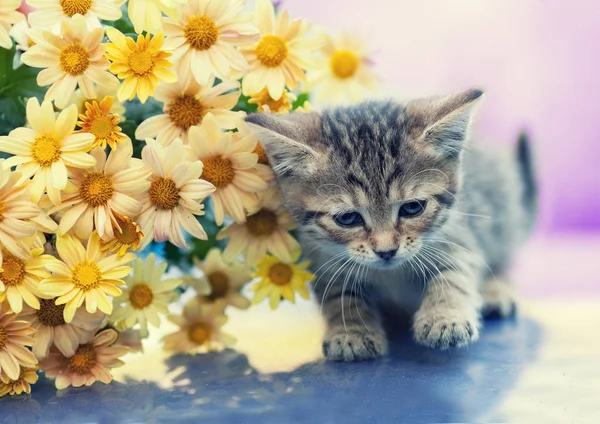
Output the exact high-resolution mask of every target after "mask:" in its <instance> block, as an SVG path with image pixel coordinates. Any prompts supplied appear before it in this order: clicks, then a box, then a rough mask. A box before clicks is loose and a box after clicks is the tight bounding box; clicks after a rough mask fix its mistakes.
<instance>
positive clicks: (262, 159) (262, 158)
mask: <svg viewBox="0 0 600 424" xmlns="http://www.w3.org/2000/svg"><path fill="white" fill-rule="evenodd" d="M252 153H256V154H257V155H258V163H262V164H263V165H268V164H269V158H268V157H267V152H265V148H264V147H263V145H262V144H260V143H256V147H255V148H254V150H253V151H252Z"/></svg>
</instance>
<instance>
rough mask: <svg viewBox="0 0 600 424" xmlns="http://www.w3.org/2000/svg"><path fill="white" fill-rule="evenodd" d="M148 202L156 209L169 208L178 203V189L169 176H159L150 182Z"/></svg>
mask: <svg viewBox="0 0 600 424" xmlns="http://www.w3.org/2000/svg"><path fill="white" fill-rule="evenodd" d="M149 193H150V202H151V203H152V204H153V205H154V206H156V207H157V208H158V209H163V210H171V209H174V208H175V206H177V205H178V204H179V189H178V188H177V186H176V185H175V182H174V181H173V180H171V179H169V178H163V177H159V178H157V179H156V180H154V181H152V183H151V184H150V190H149Z"/></svg>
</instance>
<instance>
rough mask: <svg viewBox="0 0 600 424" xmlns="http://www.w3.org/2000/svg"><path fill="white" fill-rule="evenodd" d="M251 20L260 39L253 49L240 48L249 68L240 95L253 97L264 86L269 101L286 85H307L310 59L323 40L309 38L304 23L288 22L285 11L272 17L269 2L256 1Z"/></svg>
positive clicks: (266, 0) (277, 95)
mask: <svg viewBox="0 0 600 424" xmlns="http://www.w3.org/2000/svg"><path fill="white" fill-rule="evenodd" d="M254 21H255V23H256V26H257V27H258V30H259V31H260V37H261V38H260V41H259V42H258V43H257V44H255V45H254V46H252V47H242V48H241V51H242V52H243V53H244V56H245V57H246V60H247V61H248V63H249V64H250V69H251V70H250V72H249V73H248V74H247V75H246V76H245V77H244V79H243V81H242V92H243V94H244V95H245V96H252V95H254V94H256V93H260V92H261V90H262V89H263V88H265V87H266V88H267V89H268V91H269V95H270V96H271V98H273V100H279V99H280V98H281V96H282V95H283V93H284V91H285V87H286V86H287V87H288V89H290V90H295V89H296V88H297V87H298V83H299V82H306V76H305V70H306V69H309V68H311V67H313V66H314V63H313V60H312V57H313V55H314V53H315V52H316V51H318V49H320V48H321V47H322V46H323V43H324V40H323V38H322V37H315V36H310V35H308V32H309V31H310V25H309V24H308V23H307V22H304V21H302V20H300V19H296V20H294V21H291V22H290V15H289V13H288V11H287V10H283V11H281V12H279V13H278V14H277V16H275V10H274V8H273V4H272V3H271V2H270V0H257V1H256V11H255V13H254Z"/></svg>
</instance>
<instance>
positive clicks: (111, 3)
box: [27, 0, 124, 30]
mask: <svg viewBox="0 0 600 424" xmlns="http://www.w3.org/2000/svg"><path fill="white" fill-rule="evenodd" d="M123 3H124V0H27V4H29V6H31V7H33V8H34V9H35V10H33V11H32V12H31V13H29V16H28V18H29V22H30V23H31V26H33V27H37V28H46V29H49V30H57V29H58V28H59V27H60V23H61V21H62V20H63V19H65V18H71V17H72V16H74V15H76V14H80V15H82V16H83V17H84V18H85V20H86V23H87V25H88V27H90V28H99V27H100V19H103V20H105V21H116V20H117V19H119V18H120V17H121V16H122V14H121V7H120V6H121V4H123Z"/></svg>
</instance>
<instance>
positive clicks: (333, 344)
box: [323, 329, 387, 362]
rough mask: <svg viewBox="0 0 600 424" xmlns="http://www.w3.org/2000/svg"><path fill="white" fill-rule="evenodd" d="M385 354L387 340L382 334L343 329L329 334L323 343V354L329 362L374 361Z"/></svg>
mask: <svg viewBox="0 0 600 424" xmlns="http://www.w3.org/2000/svg"><path fill="white" fill-rule="evenodd" d="M386 352H387V339H386V337H385V334H384V333H383V332H372V333H369V332H367V331H357V330H349V331H348V332H346V331H344V330H343V329H342V330H341V331H340V332H339V333H333V334H329V335H327V336H326V337H325V340H324V341H323V354H324V355H325V358H327V359H328V360H330V361H347V362H352V361H366V360H370V359H376V358H379V357H381V356H383V355H385V354H386Z"/></svg>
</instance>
